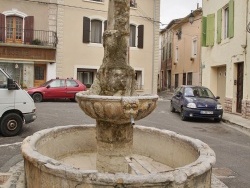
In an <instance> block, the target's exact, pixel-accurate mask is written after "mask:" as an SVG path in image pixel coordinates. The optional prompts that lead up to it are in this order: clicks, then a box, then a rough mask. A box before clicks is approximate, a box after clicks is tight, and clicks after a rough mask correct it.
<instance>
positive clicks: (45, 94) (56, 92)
mask: <svg viewBox="0 0 250 188" xmlns="http://www.w3.org/2000/svg"><path fill="white" fill-rule="evenodd" d="M85 90H86V86H85V85H84V84H83V83H81V82H80V81H79V80H75V79H51V80H49V81H47V82H45V83H44V84H42V85H41V86H39V87H35V88H30V89H28V90H27V92H28V93H29V94H30V96H31V97H32V98H33V100H34V101H35V102H41V101H42V100H43V99H70V100H71V101H75V95H76V93H77V92H79V91H85Z"/></svg>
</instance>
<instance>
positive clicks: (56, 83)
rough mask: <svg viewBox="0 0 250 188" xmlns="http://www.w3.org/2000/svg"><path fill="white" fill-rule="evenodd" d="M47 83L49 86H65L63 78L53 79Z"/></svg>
mask: <svg viewBox="0 0 250 188" xmlns="http://www.w3.org/2000/svg"><path fill="white" fill-rule="evenodd" d="M49 85H50V87H65V81H64V80H54V81H52V82H51V83H50V84H49Z"/></svg>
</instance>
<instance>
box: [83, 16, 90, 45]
mask: <svg viewBox="0 0 250 188" xmlns="http://www.w3.org/2000/svg"><path fill="white" fill-rule="evenodd" d="M89 35H90V19H89V18H88V17H83V43H89V42H90V36H89Z"/></svg>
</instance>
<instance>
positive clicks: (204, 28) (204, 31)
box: [201, 17, 207, 46]
mask: <svg viewBox="0 0 250 188" xmlns="http://www.w3.org/2000/svg"><path fill="white" fill-rule="evenodd" d="M201 32H202V34H201V37H202V39H201V46H206V34H207V17H202V30H201Z"/></svg>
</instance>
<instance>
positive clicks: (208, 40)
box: [206, 14, 215, 46]
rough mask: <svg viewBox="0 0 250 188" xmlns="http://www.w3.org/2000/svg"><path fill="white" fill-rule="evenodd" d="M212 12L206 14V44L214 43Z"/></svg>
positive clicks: (211, 44)
mask: <svg viewBox="0 0 250 188" xmlns="http://www.w3.org/2000/svg"><path fill="white" fill-rule="evenodd" d="M214 19H215V16H214V14H209V15H208V16H207V32H206V33H207V37H206V45H207V46H213V45H214V32H215V30H214V28H215V26H214Z"/></svg>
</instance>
